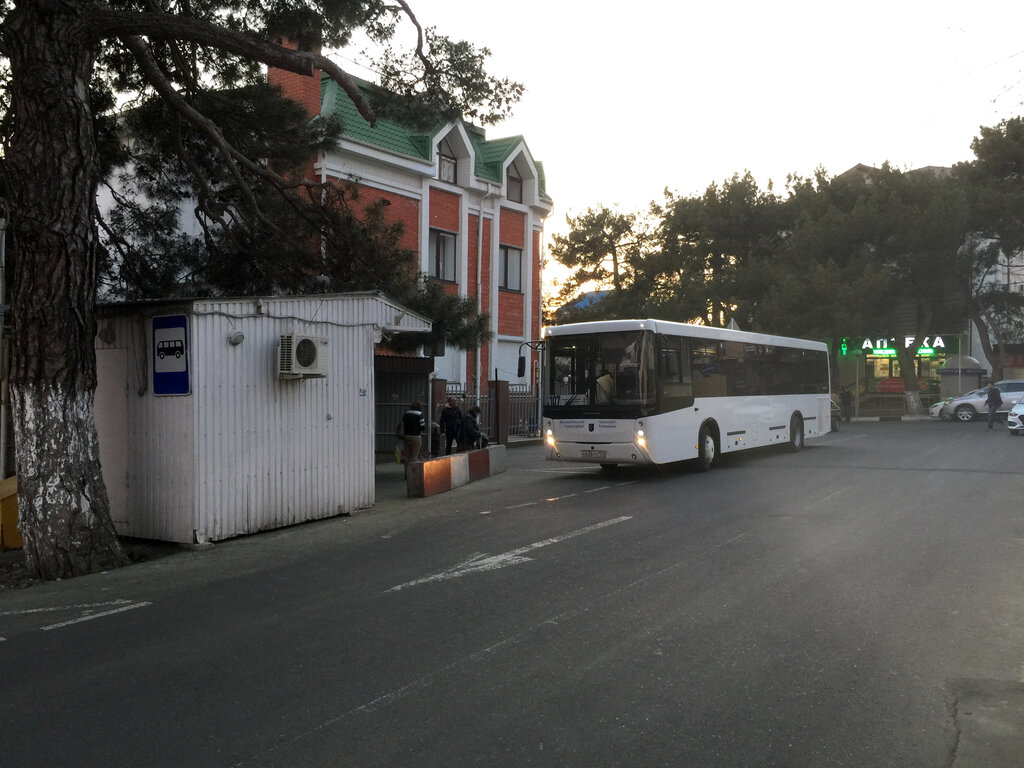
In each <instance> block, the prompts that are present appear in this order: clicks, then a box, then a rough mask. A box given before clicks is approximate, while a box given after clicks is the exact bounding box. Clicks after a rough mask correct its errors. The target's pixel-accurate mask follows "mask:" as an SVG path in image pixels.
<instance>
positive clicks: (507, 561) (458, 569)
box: [385, 515, 633, 594]
mask: <svg viewBox="0 0 1024 768" xmlns="http://www.w3.org/2000/svg"><path fill="white" fill-rule="evenodd" d="M632 519H633V518H632V516H631V515H624V516H623V517H615V518H612V519H611V520H605V521H604V522H602V523H595V524H594V525H588V526H587V527H586V528H580V529H579V530H576V531H571V532H569V533H564V534H562V535H561V536H552V537H551V538H550V539H544V540H543V541H537V542H534V543H533V544H527V545H526V546H525V547H519V548H518V549H513V550H510V551H508V552H503V553H502V554H500V555H488V554H486V553H482V552H476V553H474V554H472V555H470V556H469V557H468V558H467V559H465V560H463V561H462V562H461V563H459V564H458V565H456V566H455V567H454V568H449V569H448V570H447V571H442V572H441V573H435V574H433V575H432V576H425V577H423V578H422V579H415V580H413V581H407V582H406V583H405V584H399V585H398V586H396V587H391V589H388V590H385V594H386V593H387V592H398V591H400V590H403V589H407V588H408V587H415V586H417V585H419V584H427V583H429V582H432V581H448V580H450V579H458V578H460V577H462V576H466V575H467V574H470V573H484V572H486V571H496V570H498V569H499V568H507V567H509V566H510V565H519V564H521V563H528V562H530V561H531V560H532V559H533V558H532V557H526V553H527V552H532V551H533V550H535V549H540V548H541V547H549V546H551V545H552V544H560V543H561V542H563V541H567V540H569V539H572V538H575V537H577V536H582V535H583V534H585V533H592V532H594V531H597V530H600V529H601V528H607V527H608V526H609V525H616V524H618V523H624V522H626V521H627V520H632Z"/></svg>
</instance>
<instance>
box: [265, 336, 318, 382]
mask: <svg viewBox="0 0 1024 768" xmlns="http://www.w3.org/2000/svg"><path fill="white" fill-rule="evenodd" d="M328 352H329V346H328V343H327V339H326V338H325V337H323V336H302V335H300V334H297V333H286V334H283V335H282V336H281V341H280V342H279V343H278V345H277V375H278V377H279V378H282V379H305V378H323V377H325V376H327V367H328V361H329V359H330V358H329V356H328Z"/></svg>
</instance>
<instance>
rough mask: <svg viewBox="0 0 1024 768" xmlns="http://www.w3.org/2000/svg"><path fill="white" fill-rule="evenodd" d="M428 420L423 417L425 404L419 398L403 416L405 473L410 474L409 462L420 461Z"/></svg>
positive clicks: (403, 461) (403, 460)
mask: <svg viewBox="0 0 1024 768" xmlns="http://www.w3.org/2000/svg"><path fill="white" fill-rule="evenodd" d="M426 428H427V421H426V419H424V418H423V404H422V403H421V402H420V401H419V400H417V401H416V402H414V403H413V404H412V405H411V406H410V407H409V410H408V411H406V412H405V414H404V415H403V416H402V463H403V464H404V465H405V474H406V475H408V474H409V464H411V463H412V462H414V461H419V458H420V449H421V447H422V445H423V432H424V431H425V430H426Z"/></svg>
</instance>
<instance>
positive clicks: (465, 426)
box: [459, 405, 486, 451]
mask: <svg viewBox="0 0 1024 768" xmlns="http://www.w3.org/2000/svg"><path fill="white" fill-rule="evenodd" d="M479 416H480V406H479V405H473V406H470V408H469V410H467V411H466V416H465V417H464V418H463V419H462V437H461V438H459V450H460V451H469V450H472V449H473V448H480V447H484V446H486V443H484V445H483V446H480V445H477V442H478V441H480V440H481V438H483V436H482V435H481V434H480V424H479V422H478V421H477V419H478V418H479ZM483 440H486V438H483Z"/></svg>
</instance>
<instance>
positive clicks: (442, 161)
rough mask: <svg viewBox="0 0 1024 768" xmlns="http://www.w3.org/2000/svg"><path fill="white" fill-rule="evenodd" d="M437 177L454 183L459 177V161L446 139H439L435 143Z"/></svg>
mask: <svg viewBox="0 0 1024 768" xmlns="http://www.w3.org/2000/svg"><path fill="white" fill-rule="evenodd" d="M437 178H438V179H440V180H441V181H447V182H448V183H449V184H455V183H457V181H458V178H459V161H458V159H457V158H456V157H455V151H454V150H453V149H452V145H451V144H449V143H448V139H441V143H440V144H438V145H437Z"/></svg>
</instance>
